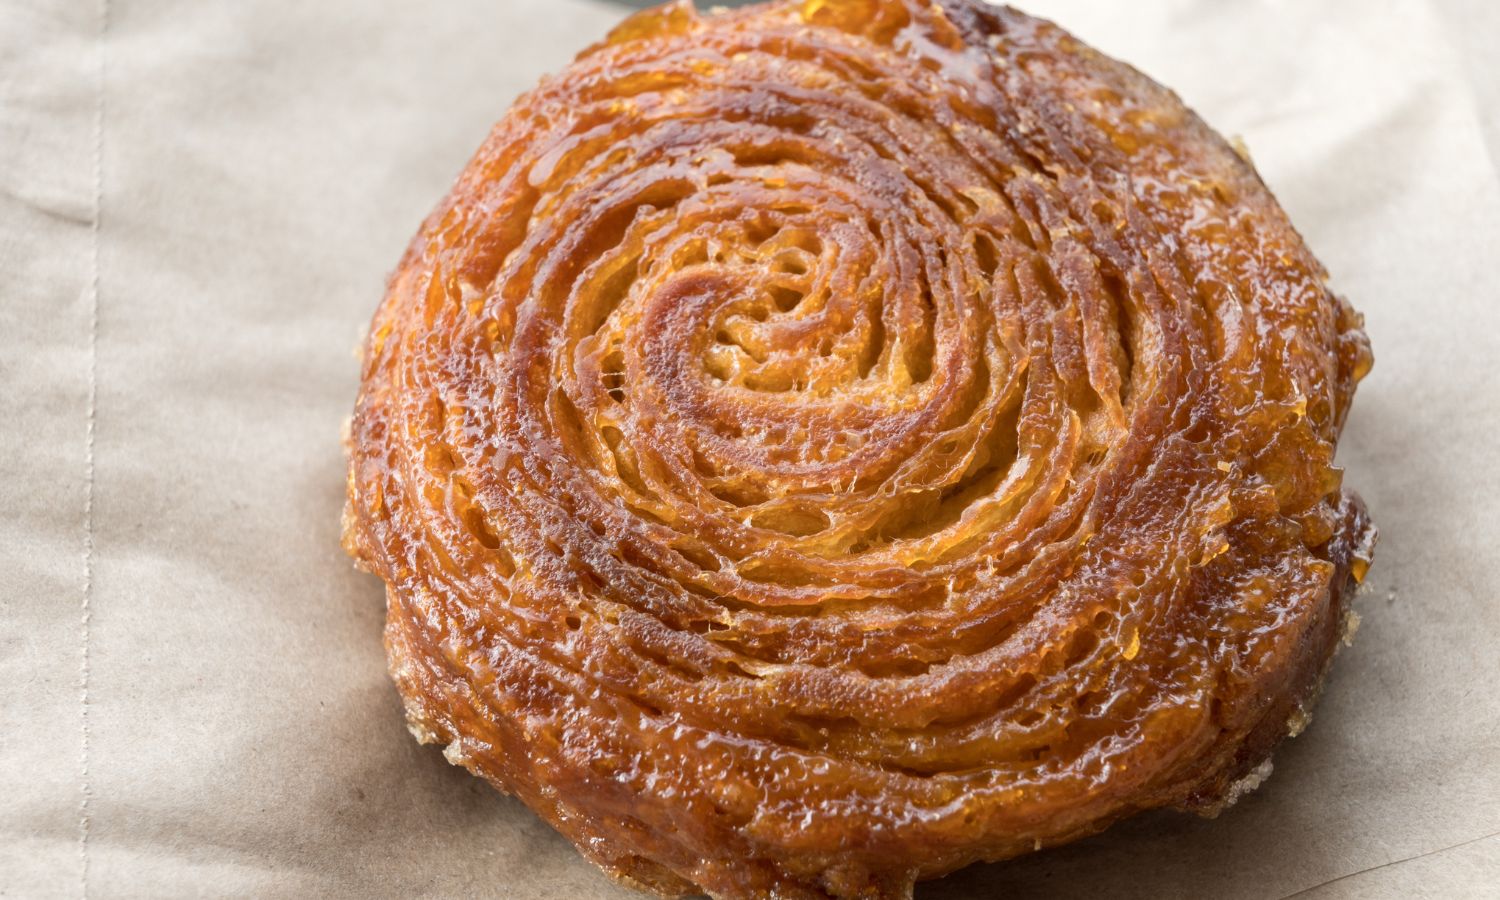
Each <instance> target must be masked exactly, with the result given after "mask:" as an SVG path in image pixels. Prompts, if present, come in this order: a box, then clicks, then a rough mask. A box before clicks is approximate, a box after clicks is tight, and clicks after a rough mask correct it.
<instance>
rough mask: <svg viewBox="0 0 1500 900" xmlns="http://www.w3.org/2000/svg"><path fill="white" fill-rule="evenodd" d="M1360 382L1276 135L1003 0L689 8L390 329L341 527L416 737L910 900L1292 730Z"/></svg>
mask: <svg viewBox="0 0 1500 900" xmlns="http://www.w3.org/2000/svg"><path fill="white" fill-rule="evenodd" d="M1370 365H1371V354H1370V349H1369V344H1368V342H1367V340H1366V338H1365V335H1364V333H1363V332H1362V330H1361V320H1360V317H1359V316H1358V314H1357V313H1355V312H1354V310H1353V309H1352V307H1350V306H1349V304H1348V303H1346V302H1345V301H1344V300H1342V299H1341V298H1339V297H1338V296H1336V295H1335V294H1334V293H1332V292H1331V291H1330V289H1329V287H1328V285H1327V278H1326V275H1325V273H1324V271H1323V269H1322V267H1321V266H1320V265H1319V263H1318V262H1317V260H1316V259H1314V257H1313V256H1312V255H1311V253H1310V252H1309V251H1308V250H1307V248H1306V247H1305V246H1304V245H1303V242H1302V240H1301V238H1300V237H1299V236H1298V234H1297V232H1296V231H1295V230H1294V229H1293V227H1292V225H1291V224H1290V222H1289V221H1288V220H1287V217H1286V215H1285V214H1284V213H1283V212H1282V210H1281V209H1280V207H1279V206H1278V205H1277V203H1276V201H1275V199H1274V198H1273V197H1272V196H1271V194H1270V193H1269V192H1268V190H1267V189H1266V187H1265V186H1264V185H1263V184H1262V183H1261V181H1260V179H1259V178H1258V177H1257V175H1256V173H1255V171H1254V169H1253V168H1252V167H1251V165H1250V164H1249V162H1248V161H1247V159H1245V158H1242V155H1241V154H1239V153H1237V152H1236V151H1235V150H1234V149H1233V148H1231V147H1230V146H1229V145H1228V144H1227V143H1226V142H1225V141H1224V140H1222V139H1221V138H1220V137H1218V136H1217V135H1216V134H1215V133H1214V132H1213V131H1211V130H1210V129H1209V128H1208V127H1207V126H1206V125H1205V124H1204V123H1203V122H1202V121H1201V120H1200V119H1198V118H1197V117H1196V116H1195V115H1194V114H1193V113H1192V112H1190V111H1189V110H1188V109H1186V108H1185V107H1184V106H1183V104H1182V103H1181V101H1180V100H1178V99H1177V98H1176V96H1174V95H1173V94H1171V93H1170V92H1168V91H1167V90H1165V89H1163V88H1162V87H1160V86H1158V85H1156V84H1155V83H1154V82H1152V81H1150V80H1149V79H1147V78H1145V77H1144V76H1142V75H1141V74H1139V73H1137V72H1136V71H1135V70H1133V69H1131V68H1129V67H1128V66H1125V65H1123V64H1121V63H1118V62H1115V61H1113V60H1111V59H1109V58H1107V57H1104V56H1102V55H1100V54H1099V53H1097V52H1096V51H1094V50H1092V49H1090V48H1089V47H1087V46H1085V45H1084V44H1082V43H1080V42H1079V41H1078V40H1076V39H1075V38H1073V37H1071V36H1070V35H1069V34H1067V33H1066V32H1065V31H1063V30H1061V29H1060V28H1058V27H1057V26H1055V25H1052V24H1050V23H1047V22H1043V21H1040V20H1037V19H1033V18H1030V17H1028V16H1026V15H1023V14H1021V13H1018V12H1016V11H1013V10H1009V9H1005V8H1001V7H990V6H986V5H983V4H981V3H979V2H975V0H938V2H925V0H920V2H919V0H783V2H771V3H766V4H762V5H760V6H755V7H749V8H746V9H741V10H735V11H728V12H724V11H719V12H715V13H710V12H707V11H704V12H699V11H696V10H695V9H694V8H693V7H692V6H691V5H690V4H688V3H686V2H679V3H673V4H669V5H667V6H664V7H660V8H657V9H655V10H649V11H646V12H644V13H641V14H639V15H637V16H634V17H632V18H631V19H629V20H627V21H626V22H625V23H624V24H622V25H621V26H620V27H619V28H618V29H616V31H615V32H613V33H612V34H611V35H610V36H609V37H608V38H607V39H605V40H604V41H602V42H601V43H599V44H597V45H595V46H594V47H591V48H589V49H588V50H586V51H585V52H584V53H583V54H582V55H581V56H580V57H579V58H578V60H577V61H576V62H575V63H573V64H572V65H571V66H570V67H569V68H568V69H566V70H565V71H563V72H562V73H560V74H558V75H555V76H552V77H549V78H547V79H545V80H544V81H543V82H542V83H541V85H540V86H539V87H537V88H536V89H535V90H534V91H532V92H531V93H529V94H527V95H525V96H523V97H522V98H520V99H519V100H518V101H517V102H516V104H515V106H514V107H513V108H512V109H511V110H510V111H509V112H508V113H507V114H506V115H505V117H504V118H503V119H502V120H501V121H500V123H499V124H498V125H497V126H496V127H495V129H494V131H493V132H492V133H491V135H490V136H489V138H488V139H487V141H486V142H485V144H484V145H483V147H482V148H481V149H480V150H479V152H478V154H477V155H476V156H475V157H474V159H473V160H472V161H471V162H470V164H469V165H468V167H467V168H466V170H465V171H464V172H463V174H462V175H461V176H460V177H459V179H458V181H457V183H456V184H455V186H454V188H453V190H452V192H451V193H450V194H449V195H448V197H447V198H446V199H445V200H444V201H443V202H442V203H441V204H440V205H439V207H438V208H437V209H436V211H435V212H433V214H432V215H431V216H430V218H429V219H428V220H427V222H426V223H425V224H424V225H423V227H422V229H421V231H420V233H419V234H418V235H417V237H416V239H415V240H414V241H413V243H412V244H411V247H410V249H409V250H408V252H407V254H406V256H405V257H404V259H403V260H402V261H401V263H400V266H399V268H398V269H397V270H396V272H395V274H394V275H393V276H392V278H391V281H390V285H389V291H388V294H387V296H386V298H385V300H384V302H383V303H382V304H381V306H380V307H379V310H378V311H377V313H376V314H375V317H374V321H373V323H372V326H371V330H370V335H369V337H368V339H367V341H366V343H365V346H364V348H363V363H362V367H363V373H362V386H361V390H360V395H359V399H358V402H357V406H356V409H355V414H354V417H353V421H352V426H351V431H350V436H349V441H348V446H349V452H350V467H349V480H348V492H349V504H348V508H347V511H346V516H345V544H346V547H347V548H348V549H349V551H350V553H351V554H352V555H354V556H355V557H356V558H357V559H358V560H359V561H360V563H361V564H362V565H363V566H364V567H366V568H368V569H369V570H370V571H372V572H374V573H375V574H376V575H378V576H380V577H381V578H382V579H383V580H384V581H385V582H386V585H387V602H388V619H387V626H386V648H387V652H388V655H389V659H390V664H391V670H392V673H393V675H394V678H395V681H396V684H397V686H398V688H399V690H400V692H401V695H402V697H403V698H404V700H405V704H406V710H407V715H408V718H409V721H410V725H411V728H412V730H413V732H414V733H415V734H416V735H417V736H418V737H419V738H420V739H421V740H423V741H431V742H436V743H439V744H442V745H445V746H446V755H447V757H448V759H449V760H450V761H452V762H454V763H457V764H461V765H463V766H466V767H467V768H468V769H469V770H471V771H472V772H474V773H475V774H477V775H480V776H482V777H483V778H485V779H486V780H488V781H489V782H491V783H492V784H494V785H495V786H496V787H498V788H500V789H501V790H504V791H506V792H508V793H511V794H514V795H515V796H517V797H519V798H520V799H521V800H522V801H524V802H525V803H526V804H527V805H528V806H529V807H531V809H533V810H534V811H535V812H536V813H537V814H538V815H540V816H541V817H542V818H544V819H545V820H546V821H547V822H549V823H550V824H552V825H553V826H554V827H556V828H557V829H558V830H559V831H561V832H562V833H563V834H564V835H566V836H567V837H568V838H569V839H571V840H572V841H573V842H574V843H575V844H577V846H578V848H579V850H580V851H581V852H582V853H583V854H584V855H586V856H587V857H588V858H589V859H590V860H592V861H593V862H595V863H597V864H598V865H599V866H601V867H602V868H603V869H605V870H606V871H608V872H609V873H611V874H612V875H614V876H616V877H618V878H621V879H623V880H626V881H627V882H629V883H632V884H635V885H637V886H640V887H644V888H646V889H650V890H654V891H657V892H660V893H662V894H666V895H680V894H685V893H692V892H696V891H703V892H706V893H708V894H711V895H713V896H715V897H719V898H752V897H773V896H774V897H784V898H822V897H838V898H853V897H862V898H904V897H909V896H910V895H911V892H912V886H913V883H914V882H915V881H917V880H920V879H923V878H930V877H935V876H938V875H941V874H943V873H946V872H950V871H952V870H954V869H957V868H959V867H962V866H965V865H968V864H970V863H972V862H975V861H978V860H997V859H1004V858H1007V857H1011V856H1014V855H1017V854H1020V853H1025V852H1030V851H1032V850H1033V849H1037V848H1040V847H1045V846H1050V845H1055V844H1059V843H1062V842H1065V841H1069V840H1073V839H1075V838H1078V837H1081V836H1084V835H1088V834H1092V833H1094V832H1097V831H1099V830H1101V829H1103V828H1105V827H1107V826H1108V825H1109V824H1110V823H1112V822H1114V821H1116V820H1118V819H1120V818H1121V817H1123V816H1126V815H1129V814H1131V813H1133V812H1136V811H1139V810H1143V809H1149V808H1155V807H1175V808H1180V809H1187V810H1193V811H1198V812H1205V813H1211V812H1214V811H1216V810H1217V809H1218V808H1220V807H1221V806H1222V805H1224V804H1225V803H1227V802H1232V800H1233V799H1234V798H1235V797H1236V796H1237V795H1238V793H1239V792H1241V791H1242V790H1244V789H1245V788H1246V787H1247V786H1249V785H1252V784H1253V783H1254V782H1255V781H1257V780H1258V778H1260V777H1262V776H1263V774H1264V773H1265V772H1266V771H1267V770H1268V763H1269V757H1270V754H1271V751H1272V749H1273V748H1274V747H1275V745H1276V744H1277V743H1278V742H1280V741H1281V740H1282V739H1283V738H1285V737H1286V736H1288V735H1289V734H1295V732H1296V731H1297V730H1299V729H1300V727H1301V725H1302V724H1303V723H1304V722H1305V721H1306V718H1307V716H1308V714H1309V710H1310V705H1311V703H1312V701H1313V699H1314V695H1315V693H1316V691H1317V688H1318V686H1319V683H1320V681H1321V679H1322V676H1323V673H1324V671H1325V669H1326V666H1327V664H1328V662H1329V660H1330V659H1331V657H1332V655H1333V652H1334V650H1335V648H1336V646H1337V645H1338V642H1339V638H1340V637H1341V636H1342V635H1343V634H1344V629H1345V618H1346V614H1347V606H1348V603H1349V601H1350V599H1351V598H1352V595H1353V592H1354V584H1355V582H1357V581H1358V580H1359V579H1360V578H1362V577H1363V575H1364V571H1365V569H1366V568H1367V567H1368V565H1369V562H1370V553H1371V548H1372V546H1373V543H1374V536H1375V532H1374V528H1373V526H1372V525H1371V523H1370V521H1369V518H1368V516H1367V515H1366V513H1365V511H1364V508H1363V506H1362V505H1361V503H1360V502H1359V500H1358V498H1357V497H1356V496H1355V495H1353V494H1352V493H1350V492H1348V491H1346V490H1344V489H1343V487H1342V485H1341V478H1340V475H1341V473H1340V471H1339V470H1338V469H1337V468H1335V467H1334V465H1333V457H1334V449H1335V444H1336V441H1337V439H1338V435H1339V431H1340V429H1341V428H1342V425H1343V422H1344V419H1345V417H1346V415H1347V413H1348V410H1349V406H1350V402H1351V400H1352V397H1353V393H1354V388H1355V384H1356V382H1357V381H1358V380H1359V379H1360V378H1362V377H1363V376H1364V374H1365V373H1366V372H1367V371H1368V370H1369V368H1370Z"/></svg>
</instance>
